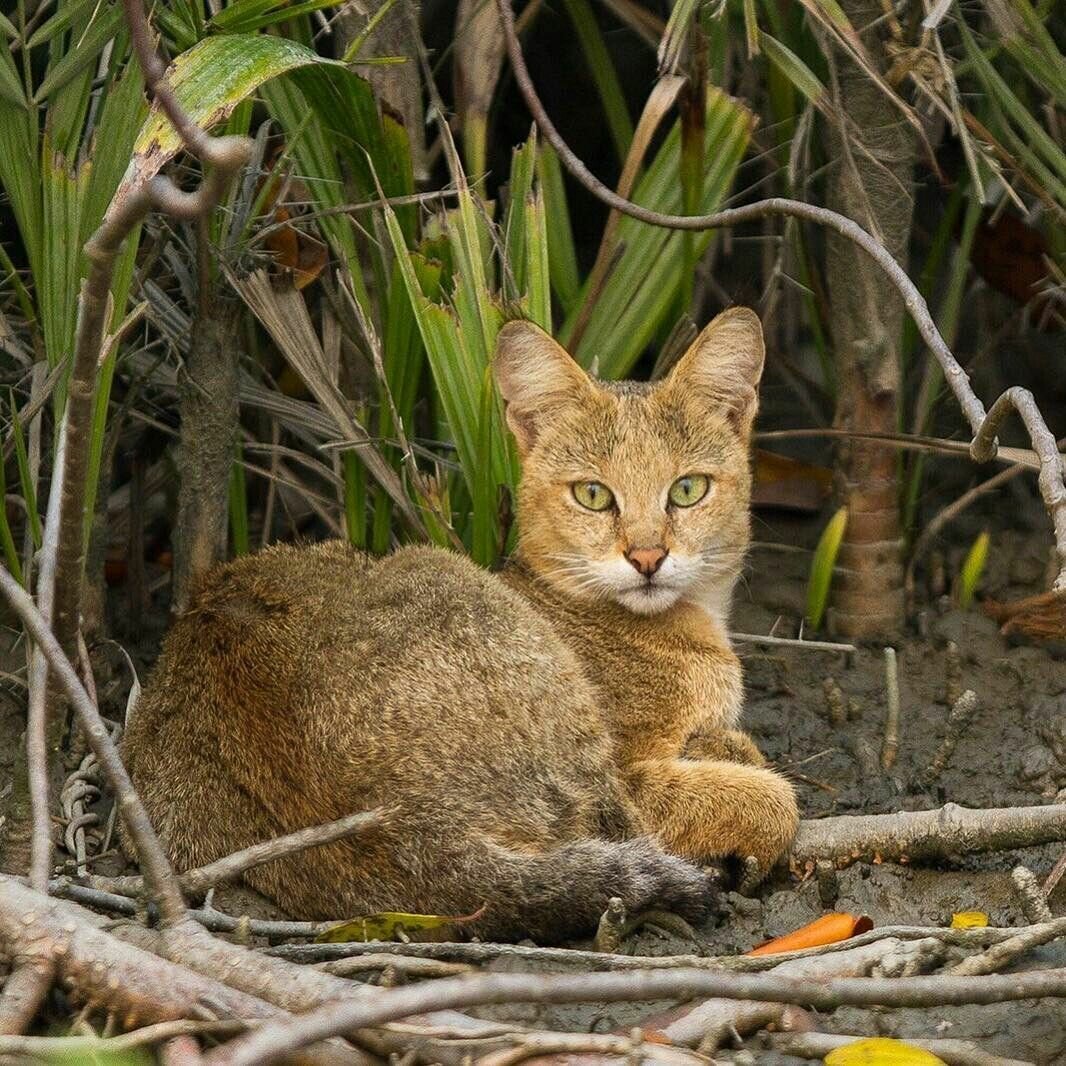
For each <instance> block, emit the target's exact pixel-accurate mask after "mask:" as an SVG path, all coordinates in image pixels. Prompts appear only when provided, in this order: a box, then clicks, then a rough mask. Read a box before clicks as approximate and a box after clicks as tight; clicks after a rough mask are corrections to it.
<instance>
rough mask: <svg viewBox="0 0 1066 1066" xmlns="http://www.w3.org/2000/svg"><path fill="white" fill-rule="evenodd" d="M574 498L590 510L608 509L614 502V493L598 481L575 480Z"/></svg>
mask: <svg viewBox="0 0 1066 1066" xmlns="http://www.w3.org/2000/svg"><path fill="white" fill-rule="evenodd" d="M573 490H574V499H575V500H577V502H578V503H579V504H581V506H582V507H587V508H588V509H589V510H590V511H606V510H607V508H608V507H610V506H611V504H612V503H614V493H612V492H611V490H610V489H609V488H608V487H607V486H606V485H602V484H600V482H598V481H575V482H574V486H573Z"/></svg>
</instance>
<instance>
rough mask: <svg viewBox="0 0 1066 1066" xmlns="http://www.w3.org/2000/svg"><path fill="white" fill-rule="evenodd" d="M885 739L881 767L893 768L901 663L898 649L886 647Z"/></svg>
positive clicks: (896, 738)
mask: <svg viewBox="0 0 1066 1066" xmlns="http://www.w3.org/2000/svg"><path fill="white" fill-rule="evenodd" d="M885 700H886V702H885V740H884V744H883V745H882V746H881V768H882V769H884V770H891V769H892V767H893V766H895V765H896V755H897V754H898V752H899V664H898V663H897V661H896V649H895V648H885Z"/></svg>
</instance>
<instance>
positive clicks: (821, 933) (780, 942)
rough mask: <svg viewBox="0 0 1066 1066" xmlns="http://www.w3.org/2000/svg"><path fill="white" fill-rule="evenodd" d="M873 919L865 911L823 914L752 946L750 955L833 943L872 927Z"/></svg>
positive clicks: (777, 953) (776, 952) (776, 953)
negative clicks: (781, 934) (859, 912)
mask: <svg viewBox="0 0 1066 1066" xmlns="http://www.w3.org/2000/svg"><path fill="white" fill-rule="evenodd" d="M873 927H874V923H873V921H872V919H870V918H868V917H867V916H866V915H865V914H863V915H855V914H843V913H840V912H834V913H833V914H824V915H822V917H821V918H817V919H816V920H815V921H813V922H810V923H809V924H807V925H804V926H801V927H800V928H799V929H794V930H793V931H792V932H791V933H786V934H785V935H784V936H779V937H775V938H774V939H773V940H768V941H766V943H765V944H760V945H759V946H758V947H757V948H752V950H751V951H749V952H748V953H747V954H749V955H779V954H780V953H781V952H783V951H799V950H800V949H801V948H817V947H822V946H823V945H824V944H836V943H838V942H839V941H841V940H847V939H848V938H849V937H853V936H857V935H858V934H859V933H865V932H868V931H869V930H870V929H873Z"/></svg>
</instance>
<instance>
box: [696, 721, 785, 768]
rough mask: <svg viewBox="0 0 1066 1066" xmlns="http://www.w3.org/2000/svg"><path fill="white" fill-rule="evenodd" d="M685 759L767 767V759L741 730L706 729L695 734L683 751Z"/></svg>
mask: <svg viewBox="0 0 1066 1066" xmlns="http://www.w3.org/2000/svg"><path fill="white" fill-rule="evenodd" d="M681 757H682V758H684V759H714V760H718V761H721V762H738V763H744V764H745V765H747V766H765V765H766V757H765V756H764V755H763V753H762V752H761V751H759V749H758V747H757V745H756V744H755V741H754V740H752V738H751V737H750V736H749V735H748V734H747V733H745V732H744V731H743V730H740V729H706V730H698V731H697V732H695V733H693V734H692V736H690V737H689V738H688V740H687V741H686V742H685V746H684V748H683V749H682V751H681Z"/></svg>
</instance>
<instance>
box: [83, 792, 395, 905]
mask: <svg viewBox="0 0 1066 1066" xmlns="http://www.w3.org/2000/svg"><path fill="white" fill-rule="evenodd" d="M381 821H382V814H381V812H380V811H377V810H374V811H360V812H359V813H358V814H349V815H348V816H347V817H345V818H338V819H337V820H336V821H335V822H326V823H325V825H314V826H309V827H308V828H307V829H298V830H297V831H296V832H295V833H288V834H286V835H285V836H281V837H276V838H275V839H273V840H265V841H263V842H262V843H261V844H253V845H252V846H251V847H247V848H243V849H242V850H241V851H235V852H234V853H233V854H232V855H226V856H225V857H223V858H221V859H216V860H215V861H214V862H211V863H208V864H207V865H206V866H197V867H196V868H195V869H192V870H186V871H185V873H183V874H181V875H180V876H179V877H178V883H179V884H180V885H181V888H182V891H183V892H185V893H186V894H188V895H190V896H197V895H201V894H202V893H204V892H206V891H207V890H208V889H209V888H214V887H215V885H219V884H222V883H223V882H224V881H234V880H236V879H237V878H238V877H240V876H241V874H243V873H244V872H245V871H246V870H250V869H252V868H253V867H254V866H261V865H262V864H263V863H265V862H272V861H273V860H275V859H283V858H285V857H286V856H287V855H296V854H298V853H299V852H301V851H306V850H307V849H308V848H315V847H318V846H319V845H321V844H331V843H333V841H335V840H343V839H344V838H345V837H350V836H355V835H356V834H357V833H363V832H365V831H366V830H368V829H372V828H373V827H374V826H376V825H380V824H381ZM89 883H90V885H91V886H92V887H93V888H97V889H100V890H102V891H104V892H117V893H119V894H120V895H123V896H136V895H138V894H139V893H140V892H142V891H143V890H144V878H142V877H94V878H92V879H91V881H90V882H89Z"/></svg>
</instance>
